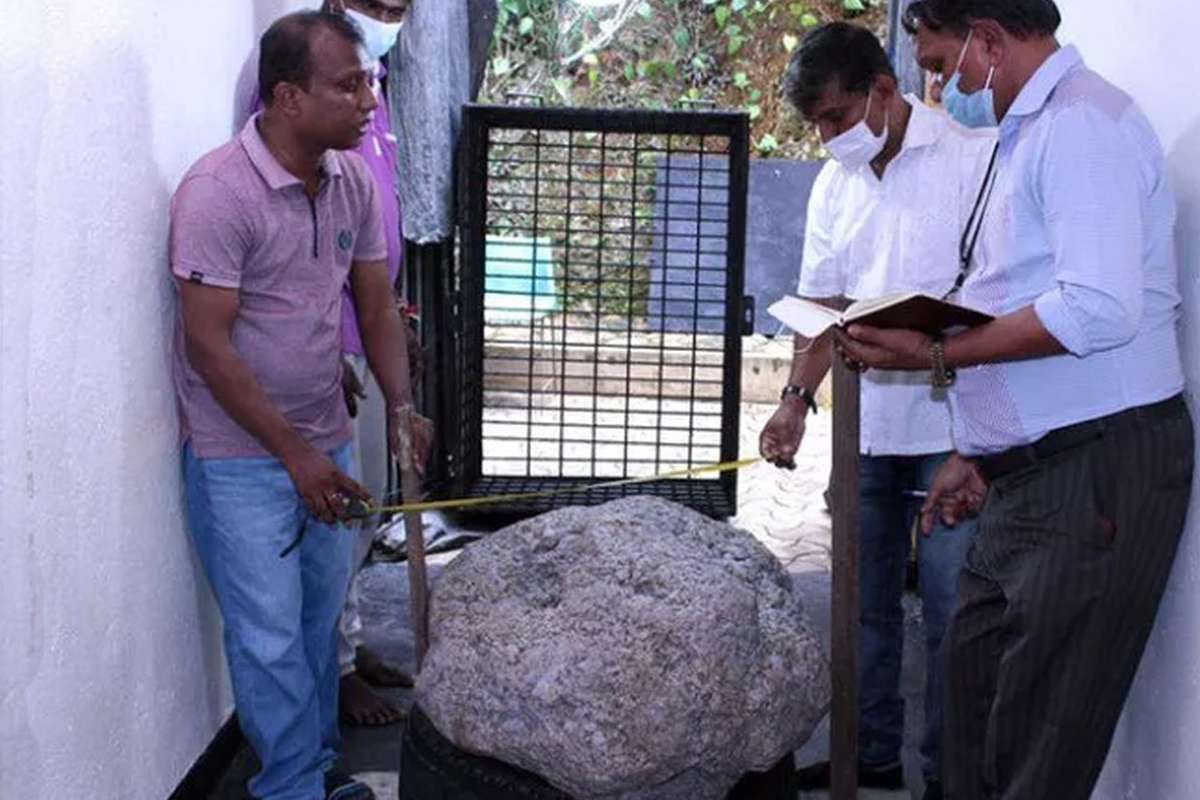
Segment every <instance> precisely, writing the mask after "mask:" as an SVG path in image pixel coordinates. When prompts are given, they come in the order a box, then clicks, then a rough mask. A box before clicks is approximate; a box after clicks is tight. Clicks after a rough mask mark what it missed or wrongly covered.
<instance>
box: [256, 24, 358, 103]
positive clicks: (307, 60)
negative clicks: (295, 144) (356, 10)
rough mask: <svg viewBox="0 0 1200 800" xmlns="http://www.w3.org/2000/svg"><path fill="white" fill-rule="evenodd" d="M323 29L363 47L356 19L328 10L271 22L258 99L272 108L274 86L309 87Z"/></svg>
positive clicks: (261, 49)
mask: <svg viewBox="0 0 1200 800" xmlns="http://www.w3.org/2000/svg"><path fill="white" fill-rule="evenodd" d="M321 28H328V29H329V30H331V31H333V32H334V33H336V34H337V35H339V36H342V37H344V38H345V39H347V40H348V41H351V42H353V43H354V44H356V45H358V46H359V47H362V46H363V44H364V42H363V34H362V31H361V30H360V29H359V27H358V25H356V24H355V23H354V20H352V19H350V18H349V17H348V16H346V15H345V14H337V13H333V12H329V11H300V12H297V13H295V14H288V15H287V16H285V17H280V18H279V19H277V20H275V22H274V23H272V25H271V27H270V28H268V29H267V32H266V33H264V34H263V37H262V40H261V41H260V42H259V54H258V96H259V98H260V99H261V100H262V102H263V105H264V106H269V105H271V103H272V102H274V98H275V87H276V86H278V85H279V84H281V83H294V84H296V85H298V86H303V87H305V88H308V85H309V83H310V82H311V81H312V76H313V63H312V40H313V35H314V34H315V33H316V32H317V31H318V30H320V29H321Z"/></svg>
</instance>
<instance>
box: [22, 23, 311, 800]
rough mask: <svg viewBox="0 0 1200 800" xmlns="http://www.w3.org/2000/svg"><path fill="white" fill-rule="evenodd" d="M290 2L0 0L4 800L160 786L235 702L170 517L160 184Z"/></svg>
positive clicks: (198, 585) (222, 134)
mask: <svg viewBox="0 0 1200 800" xmlns="http://www.w3.org/2000/svg"><path fill="white" fill-rule="evenodd" d="M293 5H297V3H296V2H290V0H251V1H250V2H248V1H247V0H205V1H204V2H180V1H177V0H170V2H163V0H61V1H60V2H54V3H46V2H43V0H3V2H2V3H0V303H2V305H0V308H2V317H0V319H2V323H0V797H3V798H17V797H20V798H33V799H37V798H59V797H70V798H97V799H99V800H108V799H110V798H111V799H112V800H140V798H146V799H147V800H150V799H151V798H153V799H154V800H161V798H164V797H166V796H167V795H168V794H169V793H170V792H171V790H172V789H173V788H174V787H175V785H176V784H177V783H178V781H179V780H180V778H181V777H182V776H183V775H184V774H185V773H186V771H187V770H188V768H189V767H190V766H191V764H192V763H193V762H194V760H195V759H196V757H197V756H198V755H199V754H200V753H201V752H202V750H203V748H204V747H205V746H206V745H207V743H208V742H209V741H210V739H211V737H212V735H213V733H214V732H215V731H216V729H217V728H218V727H219V725H220V724H221V723H222V722H223V721H224V720H225V718H226V717H227V716H228V714H229V712H230V707H231V704H230V701H229V694H228V690H227V687H226V685H225V677H224V665H223V661H222V655H221V650H220V642H219V633H218V630H219V629H218V624H217V618H216V615H215V613H214V606H213V604H212V601H211V598H210V595H209V592H208V589H207V586H206V584H205V582H204V580H203V578H202V576H201V575H200V573H199V571H198V570H197V567H196V564H195V561H194V558H193V555H192V552H191V547H190V544H189V542H188V539H187V536H186V534H185V531H184V527H183V523H182V520H181V512H180V485H179V478H178V472H179V468H178V453H177V446H176V436H177V432H176V416H175V404H174V397H173V394H172V389H171V384H170V380H169V372H168V357H167V356H168V347H169V341H170V336H169V330H170V328H169V324H170V320H171V315H172V308H173V305H172V304H173V299H172V296H171V290H170V286H169V283H168V281H167V278H166V275H167V273H166V266H165V245H166V233H167V201H168V198H169V196H170V193H171V191H172V190H173V188H174V186H175V184H176V182H177V181H178V179H179V177H180V176H181V175H182V173H183V171H184V170H185V169H186V168H187V167H188V165H189V164H190V163H191V162H192V161H193V160H194V159H195V158H197V157H198V156H200V155H201V154H202V153H204V152H205V151H207V150H209V149H211V148H212V147H215V146H216V145H218V144H220V143H221V142H222V141H223V140H225V139H227V138H228V137H229V135H230V133H231V118H232V108H233V102H232V96H233V89H234V82H235V78H236V76H237V74H238V72H239V70H240V69H241V68H242V65H243V62H244V61H245V59H246V55H247V53H248V52H249V50H250V48H251V46H252V44H253V41H254V37H255V36H256V34H257V32H258V30H259V29H261V28H262V27H264V26H265V24H267V23H268V22H269V21H270V20H271V19H272V18H274V16H276V15H277V14H278V13H281V12H282V11H284V10H287V7H288V6H293Z"/></svg>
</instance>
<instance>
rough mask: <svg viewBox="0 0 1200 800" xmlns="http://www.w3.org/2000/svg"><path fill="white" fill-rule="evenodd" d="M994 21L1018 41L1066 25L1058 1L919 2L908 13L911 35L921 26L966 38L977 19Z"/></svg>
mask: <svg viewBox="0 0 1200 800" xmlns="http://www.w3.org/2000/svg"><path fill="white" fill-rule="evenodd" d="M981 19H990V20H994V21H995V22H996V23H997V24H999V25H1000V27H1002V28H1004V30H1006V31H1008V32H1009V33H1010V34H1012V35H1013V36H1015V37H1017V38H1018V39H1031V38H1033V37H1035V36H1053V35H1054V34H1055V32H1056V31H1057V30H1058V26H1059V25H1061V24H1062V14H1060V13H1059V10H1058V6H1057V5H1055V3H1054V0H917V2H915V3H913V4H912V5H910V6H909V7H908V8H907V9H905V11H904V18H903V19H902V24H903V25H904V29H905V30H906V31H908V32H909V33H910V34H915V33H916V32H917V29H918V28H920V27H926V28H928V29H929V30H931V31H944V30H945V31H950V32H951V33H955V34H958V35H959V36H966V35H967V31H968V30H970V28H971V23H972V22H975V21H976V20H981Z"/></svg>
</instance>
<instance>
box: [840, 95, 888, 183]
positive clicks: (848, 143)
mask: <svg viewBox="0 0 1200 800" xmlns="http://www.w3.org/2000/svg"><path fill="white" fill-rule="evenodd" d="M870 114H871V94H870V93H869V92H868V93H867V110H866V111H864V112H863V118H862V121H861V122H859V123H858V124H857V125H855V126H854V127H853V128H851V129H850V130H848V131H846V132H844V133H841V134H839V135H837V136H835V137H833V138H832V139H830V140H829V141H828V142H825V149H826V150H828V151H829V154H830V155H831V156H833V157H834V158H835V159H837V161H838V163H840V164H842V165H843V166H846V167H850V168H851V169H854V168H857V167H861V166H864V165H866V164H870V163H871V162H872V161H874V160H875V157H876V156H878V155H879V154H880V153H882V152H883V146H884V145H885V144H887V134H888V121H889V120H888V117H887V115H885V116H884V118H883V130H882V131H881V132H880V133H879V134H878V135H876V134H875V133H874V132H873V131H872V130H871V128H870V126H869V125H867V117H868V116H870Z"/></svg>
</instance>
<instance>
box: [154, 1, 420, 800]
mask: <svg viewBox="0 0 1200 800" xmlns="http://www.w3.org/2000/svg"><path fill="white" fill-rule="evenodd" d="M373 73H374V65H373V64H372V63H371V59H370V57H369V56H368V55H367V52H366V50H365V49H364V41H363V35H362V32H361V31H360V30H359V29H358V28H357V27H356V26H355V25H353V24H352V23H351V22H349V21H348V20H347V18H346V17H345V16H343V15H340V14H330V13H325V12H303V13H299V14H293V15H290V16H287V17H284V18H282V19H280V20H279V21H277V22H276V23H275V24H274V25H272V26H271V28H270V30H268V31H267V33H266V34H265V35H264V36H263V39H262V43H261V48H260V60H259V85H260V87H261V94H262V97H263V101H264V104H265V109H264V111H263V112H262V113H261V114H258V115H255V116H254V117H253V118H252V119H251V120H250V121H249V122H247V124H246V126H245V128H244V129H243V131H242V133H241V134H240V135H239V136H238V137H237V138H235V139H234V140H233V141H231V142H229V143H227V144H225V145H223V146H222V147H220V148H218V149H217V150H215V151H213V152H212V153H210V154H208V155H206V156H204V157H203V158H202V159H200V161H199V162H197V163H196V165H195V166H193V167H192V169H191V170H189V172H188V174H187V175H186V176H185V177H184V179H183V181H182V183H181V184H180V187H179V189H178V191H177V192H176V194H175V197H174V198H173V200H172V205H171V243H170V261H171V269H172V272H173V274H174V275H175V277H176V285H177V287H178V291H179V324H178V326H177V333H176V348H175V351H176V352H175V379H176V387H177V392H178V395H179V404H180V412H181V424H182V432H183V437H184V448H183V471H184V482H185V490H186V505H187V514H188V518H189V523H190V528H191V533H192V537H193V540H194V541H195V544H196V549H197V552H198V554H199V557H200V560H201V562H202V564H203V566H204V569H205V572H206V573H207V575H208V578H209V582H210V583H211V584H212V588H213V592H214V594H215V595H216V598H217V602H218V604H219V606H220V608H221V614H222V618H223V620H224V625H225V650H226V657H227V659H228V665H229V672H230V677H231V679H232V684H233V691H234V699H235V703H236V706H237V712H238V718H239V721H240V723H241V728H242V731H243V732H244V733H245V735H246V737H247V739H248V740H249V741H250V743H251V745H252V746H253V747H254V749H255V751H256V753H257V754H258V757H259V759H260V760H261V762H262V770H261V771H260V772H259V773H258V774H257V775H256V776H255V777H254V778H253V779H252V780H251V781H250V786H249V788H250V791H251V793H252V794H253V795H254V797H256V798H269V799H270V800H317V799H323V800H350V799H351V798H355V799H356V800H357V799H360V798H368V797H371V792H370V790H369V789H367V788H366V787H365V786H363V785H362V784H359V783H357V782H355V781H352V780H350V779H349V778H348V777H345V776H341V775H338V774H337V773H335V772H334V771H333V769H332V768H333V764H334V761H335V759H336V745H337V740H338V724H337V723H338V712H337V706H338V673H339V670H338V663H337V648H336V635H335V628H336V625H337V620H338V616H339V614H340V612H341V609H342V604H343V601H344V599H345V596H346V588H347V585H348V582H349V580H350V576H351V573H352V569H353V567H352V551H353V533H352V532H350V531H348V530H346V529H344V528H341V527H339V526H337V524H336V523H338V522H339V521H343V522H344V521H346V520H347V519H348V517H349V513H348V511H349V509H348V506H349V505H350V500H351V499H352V498H354V497H359V498H364V499H366V498H369V495H368V493H367V492H366V490H364V489H363V488H362V487H361V486H359V485H358V484H357V483H356V482H355V481H353V480H351V479H350V478H349V477H347V474H346V473H347V472H348V471H349V470H350V469H351V466H350V461H351V426H350V418H349V415H348V413H347V409H346V405H345V402H344V400H343V397H342V389H341V352H342V319H341V314H342V302H343V301H342V289H343V286H344V285H345V284H346V281H347V278H349V281H350V285H351V287H352V290H353V296H354V301H355V304H356V308H357V312H358V328H359V332H360V334H361V340H362V342H363V346H364V347H363V349H364V350H365V353H366V358H367V361H368V362H369V363H370V366H371V372H372V373H373V376H374V378H375V380H376V382H377V383H378V386H379V387H380V390H381V393H382V395H383V396H384V397H385V398H386V405H387V414H386V416H387V423H386V425H387V438H388V442H389V446H390V448H391V449H392V452H393V454H394V455H399V453H400V448H401V440H402V439H404V440H407V441H409V442H411V443H412V446H411V448H406V450H407V451H408V452H406V453H405V454H404V455H405V457H406V458H411V459H412V463H413V465H414V466H416V465H420V464H422V463H423V460H424V456H425V453H426V452H427V450H428V446H429V435H430V428H429V425H428V423H427V421H425V420H422V419H420V418H419V417H417V416H416V415H415V414H414V413H413V412H412V392H411V386H410V383H409V373H408V358H407V353H406V349H405V337H406V331H405V329H404V327H403V326H402V324H401V321H400V316H399V314H398V312H397V309H396V304H395V302H394V301H393V293H392V291H391V283H390V280H389V277H388V265H387V260H386V259H387V253H388V249H387V239H386V235H385V233H384V230H383V225H382V214H381V210H380V198H379V193H378V188H377V186H376V182H375V181H374V179H373V178H372V177H371V174H370V172H369V171H368V169H367V168H366V166H365V165H364V164H363V162H362V160H361V159H360V158H359V157H358V156H356V155H354V154H351V153H346V152H343V151H345V150H349V149H353V148H355V147H357V146H358V145H359V144H360V142H361V141H362V138H363V136H364V135H365V134H366V132H367V131H368V129H369V127H370V122H371V117H372V113H373V112H374V110H375V108H376V105H377V102H376V99H375V95H374V91H373V82H372V77H373ZM402 434H405V435H403V436H402ZM297 541H298V544H297V545H296V546H295V547H294V548H292V547H291V545H293V543H296V542H297ZM282 553H286V555H281V554H282Z"/></svg>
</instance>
